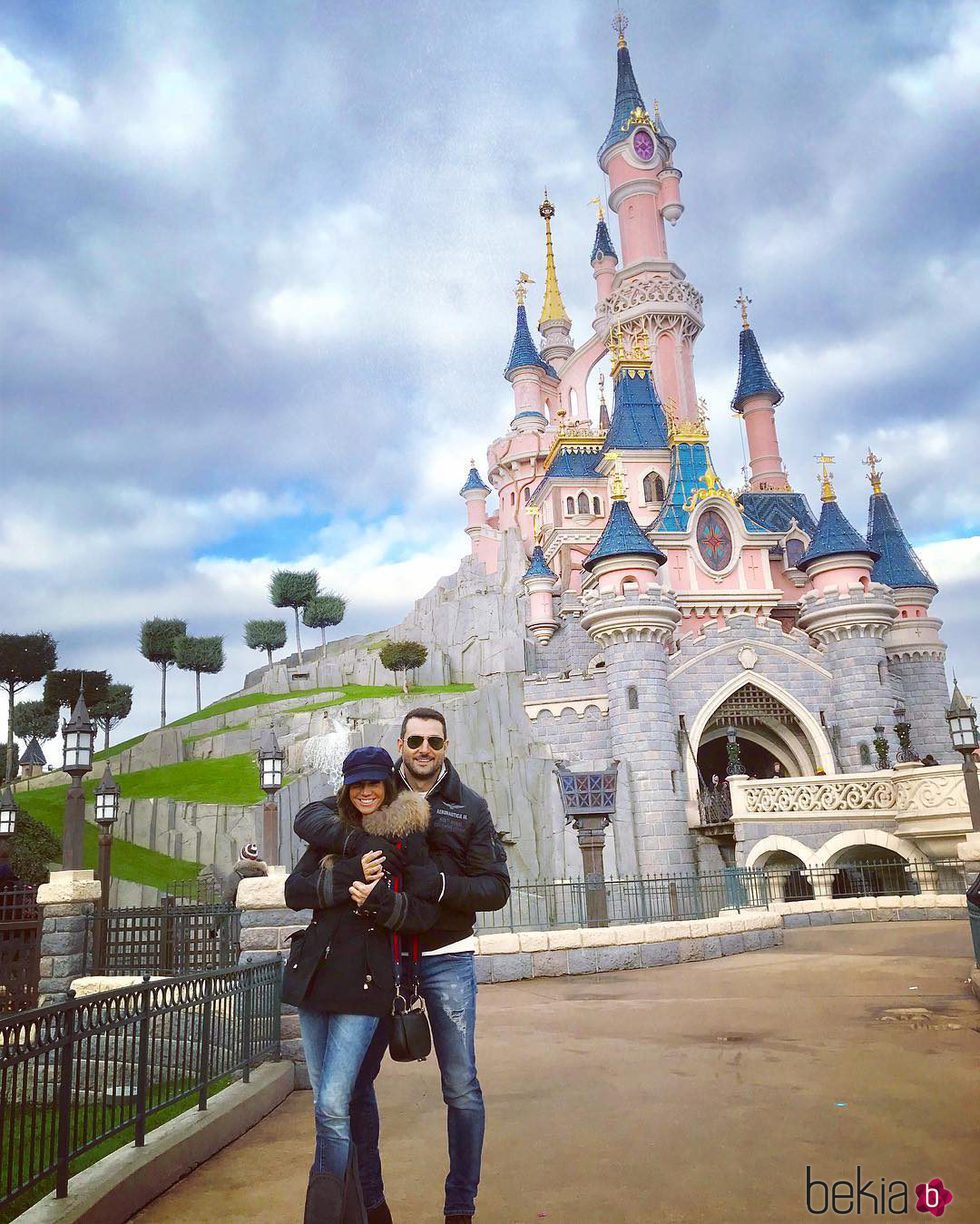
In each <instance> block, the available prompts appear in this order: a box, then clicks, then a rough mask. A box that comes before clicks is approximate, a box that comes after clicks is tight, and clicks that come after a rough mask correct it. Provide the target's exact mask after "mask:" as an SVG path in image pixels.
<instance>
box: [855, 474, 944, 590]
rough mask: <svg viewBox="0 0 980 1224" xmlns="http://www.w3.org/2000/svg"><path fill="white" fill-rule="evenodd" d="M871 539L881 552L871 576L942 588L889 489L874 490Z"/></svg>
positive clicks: (893, 584)
mask: <svg viewBox="0 0 980 1224" xmlns="http://www.w3.org/2000/svg"><path fill="white" fill-rule="evenodd" d="M868 543H869V544H870V545H871V547H872V548H873V549H875V550H876V552H878V553H879V557H878V560H877V561H876V562H875V567H874V569H873V570H872V571H871V577H872V579H873V581H875V582H883V583H884V584H885V585H886V586H890V587H922V588H924V589H925V590H928V591H938V590H939V588H938V587H937V586H936V584H935V583H934V582H933V580H932V578H931V577H930V576H929V571H928V570H927V569H926V567H925V566H924V565H923V564H922V562H921V561H920V560H919V558H918V557H917V556H916V555H915V551H914V549H913V548H912V545H911V544H910V543H909V542H908V539H907V538H906V535H905V532H904V531H903V530H902V528H901V525H900V524H899V521H898V517H897V515H896V514H895V511H894V509H893V507H892V504H891V502H890V501H889V499H888V494H887V493H872V494H871V505H870V506H869V507H868Z"/></svg>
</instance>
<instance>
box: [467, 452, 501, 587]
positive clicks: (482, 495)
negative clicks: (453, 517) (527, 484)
mask: <svg viewBox="0 0 980 1224" xmlns="http://www.w3.org/2000/svg"><path fill="white" fill-rule="evenodd" d="M459 495H460V497H461V498H462V499H463V501H465V502H466V534H467V535H468V536H469V537H470V555H471V556H473V557H476V558H477V560H480V561H484V562H491V568H495V562H496V548H497V544H496V532H493V531H491V530H490V525H489V522H488V520H487V498H488V497H489V496H490V489H489V487H488V486H487V485H485V484H484V483H483V481H482V480H481V479H480V473H479V472H478V471H477V470H476V460H475V459H471V460H470V470H469V474H468V475H467V477H466V481H465V483H464V485H463V487H462V488H461V489H460V491H459Z"/></svg>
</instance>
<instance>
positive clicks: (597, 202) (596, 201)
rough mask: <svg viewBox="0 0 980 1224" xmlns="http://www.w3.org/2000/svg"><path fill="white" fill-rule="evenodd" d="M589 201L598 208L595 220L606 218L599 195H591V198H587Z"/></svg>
mask: <svg viewBox="0 0 980 1224" xmlns="http://www.w3.org/2000/svg"><path fill="white" fill-rule="evenodd" d="M589 203H590V204H594V205H595V206H596V208H597V209H598V210H599V215H598V217H597V220H599V221H605V219H606V210H605V209H604V208H603V207H602V201H601V200H600V199H599V197H598V196H593V197H592V199H591V200H589Z"/></svg>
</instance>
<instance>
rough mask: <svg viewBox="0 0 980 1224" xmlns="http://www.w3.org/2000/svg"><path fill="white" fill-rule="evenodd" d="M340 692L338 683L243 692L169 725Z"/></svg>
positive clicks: (178, 725)
mask: <svg viewBox="0 0 980 1224" xmlns="http://www.w3.org/2000/svg"><path fill="white" fill-rule="evenodd" d="M339 692H341V690H340V689H339V688H338V687H337V686H336V685H328V686H327V687H325V688H312V689H295V690H294V691H293V692H291V693H242V694H240V695H239V696H238V697H226V698H225V699H224V701H216V702H215V703H214V704H213V705H209V706H205V707H204V709H203V710H200V711H195V712H194V713H193V714H186V715H185V716H184V717H183V718H178V719H176V720H175V721H174V722H170V723H167V726H168V727H186V726H187V724H188V723H193V722H198V721H199V720H200V719H202V718H214V717H216V716H217V715H218V714H231V713H232V712H233V711H235V710H247V709H249V708H250V707H251V706H262V705H272V704H273V702H276V701H289V699H290V698H291V697H295V698H296V699H297V700H300V699H301V698H303V697H312V696H313V695H314V694H316V693H339Z"/></svg>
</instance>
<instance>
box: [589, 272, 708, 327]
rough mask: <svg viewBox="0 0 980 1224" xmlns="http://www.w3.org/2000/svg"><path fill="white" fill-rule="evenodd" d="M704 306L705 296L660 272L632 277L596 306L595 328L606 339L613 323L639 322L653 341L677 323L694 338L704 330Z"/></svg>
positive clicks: (684, 282)
mask: <svg viewBox="0 0 980 1224" xmlns="http://www.w3.org/2000/svg"><path fill="white" fill-rule="evenodd" d="M703 305H704V296H703V295H702V294H701V293H699V292H698V290H697V289H695V288H694V286H693V285H692V284H690V282H689V281H686V280H678V279H676V278H675V277H673V276H667V275H663V274H662V273H646V274H642V275H639V276H637V275H631V276H630V277H629V278H628V279H625V280H623V282H622V283H621V284H619V285H617V286H615V287H614V289H613V291H612V293H610V294H609V296H608V297H607V298H603V300H602V301H601V302H600V303H599V305H598V306H597V307H596V318H595V323H594V327H595V330H596V333H597V334H598V335H599V336H600V337H602V338H605V337H606V336H608V334H609V332H610V330H611V329H612V327H613V325H614V324H624V323H628V322H631V321H633V320H639V321H640V322H642V325H643V327H644V329H645V330H646V331H647V334H648V335H649V336H650V339H651V340H655V339H656V337H657V335H658V334H659V333H660V332H661V331H666V330H670V329H671V328H673V327H674V326H676V325H677V324H678V323H680V325H681V328H682V331H683V334H684V335H686V336H689V337H690V338H691V339H694V338H696V337H697V336H698V335H699V333H700V332H701V329H702V328H703V327H704V319H703V317H702V314H701V310H702V307H703Z"/></svg>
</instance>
